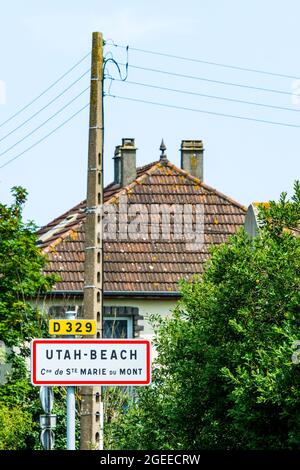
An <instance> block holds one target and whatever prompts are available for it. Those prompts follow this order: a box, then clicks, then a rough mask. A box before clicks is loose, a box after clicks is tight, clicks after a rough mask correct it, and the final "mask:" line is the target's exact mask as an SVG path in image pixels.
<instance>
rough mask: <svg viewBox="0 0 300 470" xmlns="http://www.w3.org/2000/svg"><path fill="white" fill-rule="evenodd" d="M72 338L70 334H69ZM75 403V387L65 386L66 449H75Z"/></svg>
mask: <svg viewBox="0 0 300 470" xmlns="http://www.w3.org/2000/svg"><path fill="white" fill-rule="evenodd" d="M75 317H76V312H66V318H67V319H68V320H75ZM71 338H72V336H71ZM75 426H76V405H75V387H72V386H69V387H67V449H68V450H75V449H76V445H75Z"/></svg>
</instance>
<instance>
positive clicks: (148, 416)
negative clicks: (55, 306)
mask: <svg viewBox="0 0 300 470" xmlns="http://www.w3.org/2000/svg"><path fill="white" fill-rule="evenodd" d="M259 217H260V224H261V228H260V233H259V236H257V237H256V238H254V239H251V238H250V237H249V236H248V235H247V234H246V233H245V232H244V230H240V231H239V232H238V233H237V234H236V235H234V236H232V237H231V238H230V240H229V241H228V242H227V243H225V244H222V245H221V246H219V247H217V248H214V249H213V250H212V254H211V258H210V260H209V261H208V262H207V264H206V269H205V272H204V274H203V276H202V277H201V278H194V279H193V280H192V281H191V282H182V284H181V292H182V300H181V302H180V303H179V305H178V306H177V308H176V309H175V311H174V313H173V315H172V316H171V318H169V319H160V318H158V317H156V318H155V319H154V324H155V332H156V336H155V347H156V349H157V351H158V359H157V361H156V363H155V366H154V372H153V384H152V386H151V387H148V388H144V389H141V390H140V391H139V393H138V400H137V401H136V402H134V403H132V404H131V406H130V407H129V409H128V410H127V412H126V413H123V414H120V415H119V416H118V417H116V419H115V420H114V422H113V423H112V424H111V425H110V428H109V436H110V441H109V445H110V446H111V447H113V448H121V449H296V448H299V445H300V365H295V364H294V363H293V362H292V360H291V356H292V354H293V343H294V341H296V340H300V328H299V327H300V237H299V236H298V235H299V226H300V185H299V183H298V182H296V184H295V191H294V195H293V197H292V199H291V200H288V199H287V196H286V194H282V196H281V198H280V200H279V202H277V203H276V202H271V203H269V204H266V205H263V206H261V207H260V215H259Z"/></svg>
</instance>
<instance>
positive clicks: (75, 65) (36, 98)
mask: <svg viewBox="0 0 300 470" xmlns="http://www.w3.org/2000/svg"><path fill="white" fill-rule="evenodd" d="M90 54H91V53H90V52H89V53H88V54H86V55H85V56H83V57H82V59H80V60H79V61H78V62H76V64H74V65H73V66H72V67H71V68H70V69H68V70H67V71H66V72H65V73H64V74H63V75H61V76H60V77H59V78H58V79H57V80H55V82H53V83H51V85H50V86H48V88H46V89H45V90H44V91H42V93H40V94H39V95H38V96H36V97H35V98H34V99H33V100H32V101H30V102H29V103H28V104H26V105H25V106H23V108H21V109H20V110H19V111H17V112H16V113H15V114H13V115H12V116H10V117H9V118H8V119H6V121H3V122H2V123H1V124H0V127H2V126H4V125H5V124H7V123H8V122H10V121H11V120H12V119H13V118H15V117H16V116H18V115H19V114H20V113H22V112H23V111H24V110H25V109H27V108H29V106H31V105H32V104H33V103H35V102H36V101H37V100H38V99H39V98H41V97H42V96H43V95H45V94H46V93H47V92H48V91H49V90H51V88H53V87H54V86H55V85H56V84H57V83H59V82H60V81H61V80H62V79H63V78H64V77H66V76H67V75H68V74H69V73H70V72H72V70H74V69H75V68H76V67H78V65H80V64H81V63H82V62H83V61H84V60H85V59H86V58H87V57H89V55H90Z"/></svg>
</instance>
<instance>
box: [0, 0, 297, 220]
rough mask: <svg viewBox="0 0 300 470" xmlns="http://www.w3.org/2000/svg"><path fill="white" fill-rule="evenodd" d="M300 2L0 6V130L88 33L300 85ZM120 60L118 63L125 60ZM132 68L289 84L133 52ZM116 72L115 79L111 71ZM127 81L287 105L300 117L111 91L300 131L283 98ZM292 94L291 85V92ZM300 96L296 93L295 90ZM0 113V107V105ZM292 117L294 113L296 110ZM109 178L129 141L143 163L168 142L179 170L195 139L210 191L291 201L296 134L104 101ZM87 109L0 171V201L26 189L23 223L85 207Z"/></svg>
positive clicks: (31, 2)
mask: <svg viewBox="0 0 300 470" xmlns="http://www.w3.org/2000/svg"><path fill="white" fill-rule="evenodd" d="M299 18H300V4H299V2H297V1H296V0H294V1H292V0H285V1H284V2H283V1H279V0H277V1H276V0H273V1H271V0H264V1H262V0H251V1H250V0H248V1H247V2H246V1H238V0H202V1H196V0H194V1H193V0H186V1H185V2H179V1H174V0H173V1H169V0H165V1H162V0H160V1H158V0H152V1H151V2H146V1H143V2H141V1H130V0H128V1H126V2H124V1H110V2H103V1H100V0H98V1H94V0H86V1H85V2H82V1H74V0H72V1H66V0H65V1H63V2H62V1H57V0H52V1H51V2H50V1H47V2H46V1H44V2H40V1H36V0H27V1H26V2H21V1H14V0H11V1H10V2H5V3H3V4H2V8H1V16H0V49H1V63H0V81H2V82H4V83H5V85H6V102H5V103H4V104H0V123H1V122H3V121H4V120H5V119H6V118H7V117H9V116H10V115H11V114H13V113H14V112H15V111H16V110H18V109H19V108H20V107H22V106H24V105H25V104H26V103H27V102H28V101H30V100H31V99H32V98H34V97H35V96H36V95H37V94H39V93H40V92H41V91H42V90H43V89H45V88H46V87H47V86H48V85H49V84H51V83H52V82H53V81H54V80H55V79H56V78H57V77H58V76H59V75H61V74H62V73H64V72H65V71H66V70H67V69H68V68H69V67H71V66H72V65H73V64H74V63H75V62H76V61H78V60H79V59H80V58H81V57H82V56H84V55H85V54H86V53H87V52H88V51H89V49H90V43H91V33H92V31H102V32H103V34H104V38H105V39H108V38H113V39H114V40H115V41H116V42H118V43H122V44H125V45H126V44H129V45H131V46H133V47H137V48H144V49H151V50H156V51H162V52H167V53H171V54H176V55H183V56H188V57H195V58H200V59H204V60H208V61H215V62H222V63H226V64H233V65H238V66H243V67H250V68H255V69H264V70H269V71H272V72H276V73H284V74H288V75H293V76H299V77H300V61H299V56H300V54H299V49H300V28H299ZM113 52H114V53H115V56H116V58H118V59H119V60H120V61H124V60H125V56H124V54H123V53H122V51H118V50H114V51H113ZM129 59H130V63H131V64H133V65H139V66H146V67H152V68H161V69H165V70H170V71H174V72H177V73H183V74H188V75H197V76H202V77H206V78H210V79H214V80H221V81H228V82H236V83H242V84H248V85H251V86H256V87H263V88H272V89H278V90H282V91H285V92H287V93H289V92H292V90H293V80H292V79H283V78H276V77H271V76H267V75H259V74H252V73H246V72H239V71H236V70H230V69H224V68H218V67H213V66H208V65H204V64H193V63H187V62H180V61H176V60H171V59H166V58H159V57H156V56H149V55H144V54H138V53H136V52H133V51H132V52H130V55H129ZM88 67H89V61H85V62H84V63H82V64H81V65H80V66H79V67H78V68H76V69H75V70H74V71H73V72H72V74H70V75H69V76H68V77H66V78H65V79H64V80H63V81H62V82H60V84H59V85H58V86H57V87H56V88H54V89H52V90H51V92H49V93H48V94H47V95H45V96H43V98H42V99H40V100H39V101H38V102H37V103H35V105H34V106H32V107H30V108H29V109H28V110H26V112H24V113H22V114H21V115H20V116H18V118H16V119H15V120H12V121H11V122H9V123H8V124H7V125H6V126H3V127H1V128H0V139H1V137H3V136H5V135H6V134H7V133H8V132H10V131H11V130H13V129H14V128H15V127H17V126H18V125H19V124H20V123H22V122H23V121H24V120H25V119H27V118H28V117H29V116H30V115H31V114H33V113H34V112H36V111H37V110H38V109H39V108H40V107H42V106H43V105H45V104H46V103H47V102H48V101H49V100H50V99H52V98H53V97H54V96H55V95H56V94H58V93H59V92H60V91H62V90H63V89H64V88H65V87H66V86H68V85H69V84H70V83H71V82H72V81H74V80H75V79H76V78H77V77H78V76H79V75H80V74H82V73H83V72H84V71H85V70H86V69H87V68H88ZM111 71H113V69H111ZM129 79H130V80H131V81H140V82H147V83H151V84H156V85H162V86H165V87H171V88H180V89H185V90H190V91H195V92H198V93H207V94H211V95H218V96H224V97H229V98H237V99H241V100H247V101H257V102H261V103H268V104H271V105H277V106H284V107H291V108H293V109H295V110H296V111H295V112H288V111H280V110H275V109H267V108H262V107H256V106H250V105H242V104H237V103H233V102H224V101H218V100H212V99H208V98H203V97H191V96H188V95H177V94H174V93H168V92H162V91H157V90H151V89H146V88H142V87H138V86H132V85H129V84H126V83H121V84H118V83H114V84H113V86H112V93H115V94H120V95H123V96H130V97H135V98H140V99H146V100H154V101H162V102H164V103H170V104H177V105H179V106H186V107H194V108H199V109H206V110H209V111H213V112H221V113H227V114H238V115H243V116H250V117H256V118H258V119H266V120H272V121H281V122H287V123H295V124H298V125H300V104H297V103H294V102H293V101H292V96H290V95H288V94H275V93H273V94H271V93H267V92H261V91H256V92H255V91H254V90H250V89H243V88H237V87H228V86H222V85H216V84H212V83H208V82H202V81H194V80H188V79H180V78H174V77H171V76H163V75H158V74H154V73H150V72H140V71H136V70H130V73H129ZM88 84H89V77H88V75H87V76H85V78H84V79H82V80H81V81H80V82H79V83H78V84H77V85H76V86H75V87H74V88H72V89H71V90H69V92H68V93H66V94H65V95H64V96H63V97H61V99H59V100H57V101H56V103H53V105H52V106H51V107H49V108H48V109H47V110H45V111H44V112H43V113H41V114H40V115H39V116H37V117H36V118H35V119H34V120H32V121H30V122H29V123H28V124H27V125H26V126H24V127H23V128H22V129H19V131H17V132H15V133H14V134H12V135H11V136H10V137H9V138H7V139H5V140H3V141H2V142H0V154H1V153H2V152H3V151H5V150H6V149H7V148H8V147H10V146H11V145H13V144H14V143H15V142H16V141H17V140H19V139H21V138H22V137H23V136H25V135H26V134H27V133H28V132H30V131H31V130H32V129H34V128H35V127H37V126H38V125H39V124H40V123H41V122H42V121H44V120H46V119H47V118H48V117H49V116H50V115H51V114H53V113H54V112H55V111H57V110H58V109H59V108H60V107H61V106H63V105H64V104H66V102H67V101H69V100H70V99H71V98H72V97H73V96H75V95H76V94H77V93H79V92H80V91H81V90H83V89H84V88H85V87H87V86H88ZM294 86H295V84H294ZM296 86H297V84H296ZM86 102H88V94H87V93H86V94H83V95H82V96H81V97H80V98H79V99H78V100H76V101H75V102H74V103H72V105H71V106H70V107H68V108H67V109H66V110H64V111H63V112H62V113H61V114H59V115H58V116H57V117H56V118H55V119H53V120H52V121H51V122H49V123H48V124H47V125H46V126H44V127H43V128H42V129H40V130H39V131H38V132H36V133H35V134H33V135H32V136H31V137H30V138H29V139H26V140H25V141H24V142H22V143H21V144H19V145H18V146H16V147H15V148H14V149H12V150H11V151H10V152H8V153H7V154H6V155H3V156H0V163H2V162H3V163H4V162H5V161H6V160H8V159H9V158H12V157H14V156H15V155H16V154H17V153H19V152H21V151H22V150H24V149H25V148H27V147H28V146H29V145H31V144H33V143H34V142H35V141H37V140H39V139H40V138H41V137H43V135H45V134H46V133H48V132H50V131H51V130H52V129H53V128H54V127H56V126H57V125H59V124H60V123H61V122H62V121H64V120H65V119H67V118H68V117H69V116H70V115H71V114H72V113H74V112H75V111H76V110H77V109H79V108H80V107H82V106H83V105H84V104H85V103H86ZM0 103H1V100H0ZM298 111H299V112H298ZM105 126H106V132H105V180H106V182H109V181H110V180H111V178H112V160H111V157H112V156H113V151H114V147H115V145H118V144H120V142H121V138H122V137H134V138H135V139H136V144H137V147H138V155H137V161H138V165H143V164H145V163H148V162H150V161H154V160H156V159H157V158H158V155H159V150H158V147H159V145H160V141H161V138H162V137H164V139H165V142H166V145H167V149H168V150H167V153H168V157H169V159H170V160H171V161H172V162H173V163H175V164H177V165H179V151H178V150H179V147H180V142H181V140H182V139H202V140H203V141H204V145H205V149H206V150H205V163H204V165H205V166H204V175H205V178H204V179H205V182H206V183H207V184H209V185H211V186H213V187H216V188H217V189H219V190H220V191H222V192H223V193H225V194H227V195H229V196H230V197H232V198H235V199H236V200H238V201H239V202H241V203H243V204H245V205H248V204H249V203H250V202H251V201H254V200H255V201H257V200H267V199H270V198H277V197H278V196H279V194H280V192H281V191H283V190H288V191H291V188H292V184H293V181H294V180H295V179H296V178H297V177H299V173H300V171H299V170H300V163H299V154H300V128H299V129H297V128H288V127H277V126H271V125H267V124H260V123H254V122H247V121H239V120H235V119H229V118H227V119H226V118H222V117H217V116H209V115H206V114H200V113H192V112H187V111H179V110H170V109H164V108H160V107H155V106H150V105H146V104H140V103H133V102H126V101H119V100H115V99H112V98H106V99H105ZM87 132H88V112H87V110H86V111H84V112H83V113H81V114H80V115H79V116H78V117H76V118H75V119H74V120H73V121H72V122H71V123H69V124H68V125H66V126H65V127H63V128H62V129H60V130H59V131H58V132H56V133H55V134H54V135H52V136H51V137H49V138H48V139H47V140H46V141H44V142H43V143H41V144H40V145H39V146H37V147H35V148H34V149H32V150H31V151H30V152H28V153H27V154H25V155H24V156H23V157H21V158H20V159H19V160H16V161H15V162H13V163H12V164H10V165H8V166H7V167H5V168H3V169H2V170H0V197H1V200H2V201H6V202H8V201H9V188H10V187H12V186H14V185H17V184H18V185H22V186H24V187H26V188H27V189H28V191H29V202H28V204H27V208H26V212H25V215H26V217H27V218H30V219H34V220H35V221H36V222H37V223H38V224H39V225H41V224H44V223H46V222H47V221H49V220H51V219H52V218H54V217H55V216H57V215H59V214H60V213H62V212H63V211H65V210H67V209H69V208H70V207H72V205H75V204H76V203H77V202H79V201H80V200H82V199H83V198H84V197H85V191H86V160H87Z"/></svg>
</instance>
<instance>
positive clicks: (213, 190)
mask: <svg viewBox="0 0 300 470" xmlns="http://www.w3.org/2000/svg"><path fill="white" fill-rule="evenodd" d="M165 166H169V167H170V168H173V169H175V170H177V171H179V172H180V173H182V174H183V175H184V176H186V177H187V178H188V179H190V180H191V181H193V182H194V183H197V184H198V185H199V184H200V185H201V186H202V187H203V188H205V189H207V190H208V191H212V192H213V193H215V194H217V195H218V196H220V197H222V198H223V199H226V200H227V201H228V202H230V203H231V204H234V205H236V206H237V207H238V208H239V209H242V210H244V211H245V212H246V211H247V207H246V206H244V205H243V204H240V203H239V202H238V201H236V200H235V199H232V198H231V197H229V196H227V195H226V194H224V193H222V192H221V191H218V190H217V189H215V188H213V187H212V186H209V185H208V184H206V183H204V182H203V181H201V180H200V179H199V178H197V177H196V176H193V175H191V174H190V173H188V172H187V171H185V170H183V169H182V168H180V167H178V166H176V165H174V163H172V162H170V161H169V160H168V162H167V163H166V164H165Z"/></svg>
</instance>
